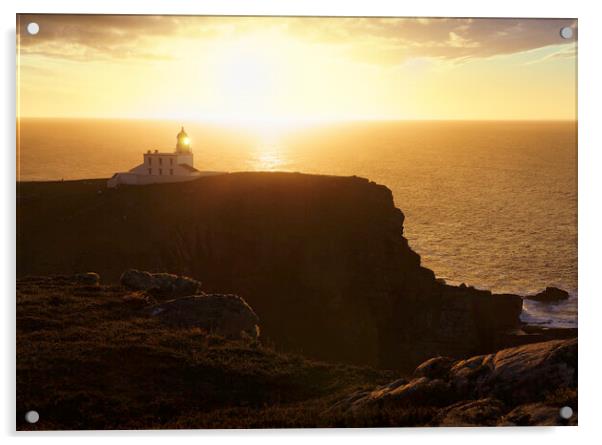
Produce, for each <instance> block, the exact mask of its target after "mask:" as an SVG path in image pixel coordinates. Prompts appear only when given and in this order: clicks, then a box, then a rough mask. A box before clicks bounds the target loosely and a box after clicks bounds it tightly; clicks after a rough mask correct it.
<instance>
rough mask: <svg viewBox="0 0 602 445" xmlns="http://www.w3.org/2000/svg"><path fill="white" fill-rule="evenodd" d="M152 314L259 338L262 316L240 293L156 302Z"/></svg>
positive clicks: (170, 321)
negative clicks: (259, 315) (260, 316)
mask: <svg viewBox="0 0 602 445" xmlns="http://www.w3.org/2000/svg"><path fill="white" fill-rule="evenodd" d="M147 311H148V313H149V314H150V315H151V316H154V317H157V318H158V319H159V320H161V321H162V322H163V323H166V324H168V325H171V326H176V327H186V328H190V327H198V328H201V329H204V330H206V331H208V332H211V333H214V334H217V335H220V336H223V337H227V338H244V337H251V338H257V337H259V326H258V323H259V318H258V317H257V315H256V314H255V312H254V311H253V309H252V308H251V307H250V306H249V305H248V304H247V303H246V301H245V300H243V299H242V298H241V297H239V296H237V295H221V294H201V295H192V296H189V297H184V298H178V299H175V300H170V301H165V302H163V303H160V304H156V305H154V306H151V307H150V308H148V309H147Z"/></svg>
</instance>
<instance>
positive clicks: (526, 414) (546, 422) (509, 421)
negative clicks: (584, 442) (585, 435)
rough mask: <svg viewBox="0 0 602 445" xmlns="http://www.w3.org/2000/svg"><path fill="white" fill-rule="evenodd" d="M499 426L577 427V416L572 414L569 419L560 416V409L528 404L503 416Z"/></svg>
mask: <svg viewBox="0 0 602 445" xmlns="http://www.w3.org/2000/svg"><path fill="white" fill-rule="evenodd" d="M498 425H499V426H533V425H538V426H555V425H577V414H576V413H574V414H573V415H572V416H571V418H570V419H563V418H562V417H561V416H560V407H558V406H552V405H549V404H546V403H529V404H526V405H520V406H517V407H516V408H514V409H513V410H512V411H510V412H509V413H508V414H506V415H505V416H503V417H502V418H501V419H500V421H499V423H498Z"/></svg>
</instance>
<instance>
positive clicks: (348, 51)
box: [18, 14, 577, 65]
mask: <svg viewBox="0 0 602 445" xmlns="http://www.w3.org/2000/svg"><path fill="white" fill-rule="evenodd" d="M31 21H35V22H37V23H39V24H40V33H39V34H37V35H35V36H30V35H28V34H27V32H26V30H25V25H26V24H27V23H29V22H31ZM19 22H20V23H21V24H23V26H20V27H19V29H18V32H19V35H20V42H19V45H20V51H21V53H22V54H38V55H44V56H48V57H58V58H64V59H72V60H78V61H85V60H105V59H140V60H165V59H170V58H171V57H173V47H170V45H169V44H165V43H166V42H171V40H170V39H172V38H173V39H190V40H193V41H198V42H202V41H210V40H211V39H214V38H217V37H224V36H231V37H238V38H244V36H245V35H248V33H254V32H261V31H267V30H275V31H276V32H279V33H283V34H285V35H289V36H291V37H294V38H297V39H301V40H304V41H306V42H307V43H308V44H313V45H327V46H329V47H332V48H335V49H336V50H339V51H340V52H341V54H343V55H347V56H349V57H352V58H355V59H358V60H360V61H363V62H368V63H374V64H381V65H387V64H398V63H401V62H403V61H404V60H406V59H408V58H412V57H433V58H441V59H448V60H456V61H464V60H468V59H471V58H486V57H492V56H496V55H503V54H513V53H517V52H523V51H529V50H533V49H537V48H541V47H546V46H550V45H562V44H568V43H573V42H574V41H575V40H576V37H575V38H574V39H572V40H563V39H562V38H561V37H560V34H559V31H560V28H561V27H563V26H572V27H573V28H575V30H576V25H577V22H576V20H575V19H487V18H485V19H466V18H464V19H463V18H447V19H446V18H361V17H360V18H314V17H204V16H136V15H30V14H25V15H20V16H19ZM575 35H576V33H575ZM162 43H163V44H162ZM172 44H173V45H175V44H177V40H174V41H173V42H172ZM573 46H574V45H573ZM567 54H569V55H570V53H567Z"/></svg>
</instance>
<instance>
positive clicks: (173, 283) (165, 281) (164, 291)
mask: <svg viewBox="0 0 602 445" xmlns="http://www.w3.org/2000/svg"><path fill="white" fill-rule="evenodd" d="M119 281H120V282H121V284H122V285H123V286H125V287H127V288H128V289H131V290H135V291H145V292H148V293H150V294H151V295H153V296H154V297H161V298H175V297H185V296H188V295H194V294H196V293H197V292H198V291H200V290H201V282H200V281H197V280H194V279H192V278H189V277H185V276H179V275H173V274H169V273H150V272H146V271H141V270H136V269H128V270H126V271H125V272H123V274H121V278H120V280H119Z"/></svg>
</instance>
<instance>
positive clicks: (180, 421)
mask: <svg viewBox="0 0 602 445" xmlns="http://www.w3.org/2000/svg"><path fill="white" fill-rule="evenodd" d="M143 304H144V302H143V301H142V300H141V299H140V298H136V297H135V296H134V298H129V294H128V292H127V291H125V290H124V289H123V288H121V287H119V286H99V287H94V286H92V287H91V286H82V285H78V284H76V283H73V282H70V281H69V280H68V279H66V278H61V277H58V278H49V277H30V278H24V279H21V280H19V281H18V282H17V416H18V418H17V428H18V429H36V430H38V429H131V428H279V427H318V426H344V425H343V424H342V423H344V421H343V420H341V419H337V418H336V417H327V418H325V417H324V416H323V415H322V412H323V411H324V409H325V408H326V407H328V406H329V405H330V404H331V403H332V402H333V401H334V400H335V399H336V398H337V397H340V396H341V395H342V394H344V393H348V392H349V391H353V390H357V389H362V388H371V387H373V386H375V385H378V384H383V383H386V382H388V381H390V380H392V379H393V378H395V377H398V376H396V375H395V374H393V373H392V372H389V371H380V370H374V369H371V368H367V367H356V366H349V365H341V364H328V363H322V362H317V361H310V360H307V359H305V358H303V357H301V356H298V355H292V354H285V353H281V352H278V351H275V350H274V349H273V348H270V347H266V346H263V345H261V344H260V343H258V342H255V341H251V340H245V341H227V340H225V339H222V338H220V337H217V336H215V335H212V334H211V333H208V332H204V331H202V330H200V329H198V328H193V329H174V328H170V327H166V326H164V325H162V324H161V323H159V321H158V320H156V319H153V318H150V317H148V316H147V315H145V314H144V313H143V311H142V310H141V308H142V307H143ZM31 409H34V410H36V411H38V412H39V413H40V421H39V422H38V423H37V424H35V425H29V424H27V423H26V422H25V421H24V420H23V416H24V413H25V412H27V411H28V410H31ZM373 421H374V422H380V420H379V419H373ZM368 423H370V421H369V422H368ZM345 426H349V425H345Z"/></svg>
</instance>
